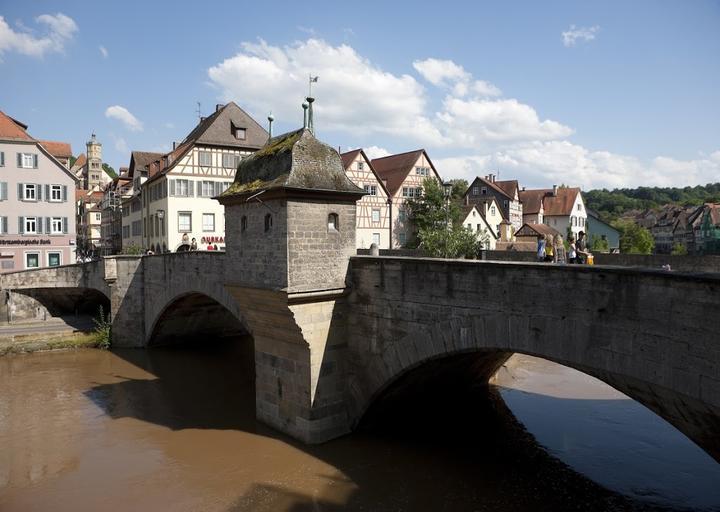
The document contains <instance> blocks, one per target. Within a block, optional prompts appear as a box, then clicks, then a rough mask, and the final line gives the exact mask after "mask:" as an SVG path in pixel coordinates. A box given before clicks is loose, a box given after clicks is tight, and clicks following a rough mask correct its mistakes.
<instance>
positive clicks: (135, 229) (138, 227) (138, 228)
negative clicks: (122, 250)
mask: <svg viewBox="0 0 720 512" xmlns="http://www.w3.org/2000/svg"><path fill="white" fill-rule="evenodd" d="M141 234H142V223H141V222H140V221H139V220H134V221H133V223H132V236H140V235H141Z"/></svg>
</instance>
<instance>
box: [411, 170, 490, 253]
mask: <svg viewBox="0 0 720 512" xmlns="http://www.w3.org/2000/svg"><path fill="white" fill-rule="evenodd" d="M460 186H461V185H459V186H458V188H460ZM465 189H467V187H465ZM462 193H463V194H464V193H465V190H463V192H462ZM407 208H408V214H409V217H410V220H411V221H412V222H413V224H414V225H415V227H416V228H417V234H416V240H415V244H414V245H416V246H417V247H420V248H422V249H423V250H424V251H425V252H426V253H427V254H428V255H429V256H433V257H447V258H459V257H475V256H477V254H478V252H479V250H480V247H481V245H480V243H481V241H480V240H479V239H478V237H477V236H476V235H475V233H473V232H472V231H470V230H468V229H465V228H464V227H463V226H462V225H460V207H459V205H458V204H457V203H456V202H455V201H448V200H447V199H446V198H445V190H444V188H443V187H442V185H441V184H440V183H438V182H437V181H436V180H434V179H432V178H426V179H425V181H423V195H422V196H421V197H418V198H415V199H411V200H410V201H408V203H407Z"/></svg>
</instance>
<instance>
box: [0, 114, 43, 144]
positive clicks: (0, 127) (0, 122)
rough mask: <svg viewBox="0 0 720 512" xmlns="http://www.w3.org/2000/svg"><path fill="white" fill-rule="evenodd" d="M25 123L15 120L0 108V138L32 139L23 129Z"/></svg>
mask: <svg viewBox="0 0 720 512" xmlns="http://www.w3.org/2000/svg"><path fill="white" fill-rule="evenodd" d="M26 129H27V125H26V124H23V123H21V122H20V121H17V120H15V119H13V118H12V117H10V116H9V115H7V114H6V113H5V112H3V111H1V110H0V139H3V140H25V141H34V140H35V139H33V138H32V137H31V136H30V135H28V134H27V132H26V131H25V130H26Z"/></svg>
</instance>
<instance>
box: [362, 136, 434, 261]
mask: <svg viewBox="0 0 720 512" xmlns="http://www.w3.org/2000/svg"><path fill="white" fill-rule="evenodd" d="M370 163H371V164H372V167H373V169H374V170H375V172H376V173H377V175H378V176H379V177H380V179H381V180H382V181H383V182H384V183H385V187H386V188H387V190H388V194H389V195H390V198H391V200H392V205H391V212H390V216H391V217H390V237H391V248H393V249H394V248H398V247H403V246H404V245H405V244H407V243H408V242H410V240H411V239H412V237H413V234H414V233H415V227H414V226H413V224H412V222H411V220H410V218H409V216H408V212H407V209H406V207H405V203H407V201H409V200H410V199H413V198H415V197H420V196H421V195H422V190H423V189H422V187H423V181H425V179H427V178H431V179H436V180H438V182H440V183H442V178H440V175H439V174H438V172H437V170H436V169H435V166H434V165H433V163H432V161H431V160H430V157H428V155H427V153H426V152H425V150H424V149H418V150H415V151H409V152H407V153H400V154H398V155H390V156H386V157H382V158H376V159H374V160H372V162H370Z"/></svg>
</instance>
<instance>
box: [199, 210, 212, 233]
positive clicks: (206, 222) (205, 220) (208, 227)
mask: <svg viewBox="0 0 720 512" xmlns="http://www.w3.org/2000/svg"><path fill="white" fill-rule="evenodd" d="M202 229H203V231H215V214H214V213H203V216H202Z"/></svg>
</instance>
